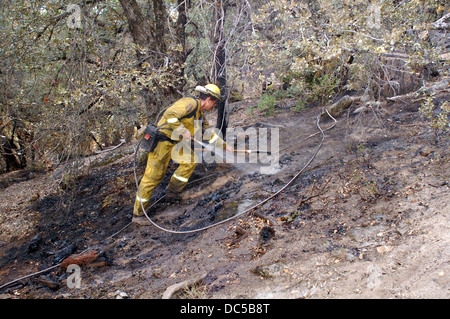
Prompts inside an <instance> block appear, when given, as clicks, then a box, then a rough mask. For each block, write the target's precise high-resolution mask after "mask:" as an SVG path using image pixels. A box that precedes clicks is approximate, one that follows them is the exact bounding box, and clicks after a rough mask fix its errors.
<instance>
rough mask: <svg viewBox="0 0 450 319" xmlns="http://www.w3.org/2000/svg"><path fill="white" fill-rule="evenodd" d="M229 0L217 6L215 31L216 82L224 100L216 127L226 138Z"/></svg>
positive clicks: (219, 106)
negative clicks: (226, 23) (226, 25)
mask: <svg viewBox="0 0 450 319" xmlns="http://www.w3.org/2000/svg"><path fill="white" fill-rule="evenodd" d="M228 5H229V4H228V1H227V0H220V1H219V2H218V3H217V6H216V7H215V12H214V15H215V17H216V19H215V20H216V29H215V32H214V44H215V48H216V49H215V55H214V71H215V72H214V73H215V74H214V75H215V78H216V84H217V86H218V87H219V88H220V92H221V94H222V101H221V102H220V103H218V106H217V111H218V114H217V123H216V127H217V128H218V129H220V131H221V133H222V136H223V138H226V129H227V127H228V92H227V74H226V47H225V45H226V39H225V35H224V25H225V18H226V12H227V8H228Z"/></svg>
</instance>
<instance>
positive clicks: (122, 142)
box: [95, 139, 125, 154]
mask: <svg viewBox="0 0 450 319" xmlns="http://www.w3.org/2000/svg"><path fill="white" fill-rule="evenodd" d="M123 144H125V140H124V139H121V140H120V144H118V145H116V146H113V147H111V148H108V149H106V150H102V151H96V152H95V154H103V153H107V152H111V151H114V150H115V149H117V148H119V147H121V146H122V145H123Z"/></svg>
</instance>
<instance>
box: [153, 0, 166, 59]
mask: <svg viewBox="0 0 450 319" xmlns="http://www.w3.org/2000/svg"><path fill="white" fill-rule="evenodd" d="M153 12H154V14H155V43H156V44H157V46H158V49H159V51H160V52H161V53H165V52H166V51H167V47H166V43H165V42H164V34H165V33H166V21H167V19H166V9H165V7H164V1H163V0H153Z"/></svg>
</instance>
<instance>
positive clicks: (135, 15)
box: [119, 0, 152, 48]
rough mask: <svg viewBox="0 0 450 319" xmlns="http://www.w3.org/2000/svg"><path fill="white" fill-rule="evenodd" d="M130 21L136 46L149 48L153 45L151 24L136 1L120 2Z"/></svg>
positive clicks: (121, 0) (126, 0) (129, 24)
mask: <svg viewBox="0 0 450 319" xmlns="http://www.w3.org/2000/svg"><path fill="white" fill-rule="evenodd" d="M119 2H120V4H121V6H122V8H123V11H124V12H125V15H126V17H127V20H128V26H129V28H130V32H131V35H132V36H133V40H134V42H135V43H136V44H138V45H140V46H141V47H143V48H149V47H150V46H151V44H152V37H151V33H150V30H151V29H150V24H149V23H148V21H147V20H146V19H145V17H144V15H143V14H142V11H141V8H140V7H139V5H138V4H137V2H136V0H119Z"/></svg>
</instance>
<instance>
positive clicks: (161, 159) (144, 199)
mask: <svg viewBox="0 0 450 319" xmlns="http://www.w3.org/2000/svg"><path fill="white" fill-rule="evenodd" d="M173 147H174V144H172V143H171V142H168V141H162V142H159V143H158V145H157V146H156V148H155V149H154V150H153V152H150V153H149V155H148V159H147V167H146V169H145V173H144V176H143V177H142V179H141V182H140V184H139V192H140V195H141V196H139V192H136V200H135V202H134V211H133V214H134V215H135V216H142V215H144V213H143V211H142V206H141V203H142V205H143V206H144V209H145V210H147V209H148V207H149V204H150V199H151V197H152V193H153V190H154V189H155V188H156V187H157V186H158V185H159V184H160V183H161V182H162V180H163V178H164V176H165V175H166V171H167V166H168V165H169V161H170V159H171V155H172V149H173ZM174 161H176V162H178V163H179V166H178V168H177V169H176V171H175V172H174V173H173V175H172V177H171V178H170V182H169V186H168V190H170V191H172V192H174V193H180V192H181V191H182V190H183V189H184V187H185V186H186V184H187V182H188V180H189V178H190V177H191V175H192V173H193V172H194V169H195V167H196V165H197V163H196V161H195V160H186V159H184V160H183V159H182V160H179V159H178V160H177V159H175V158H174Z"/></svg>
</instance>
